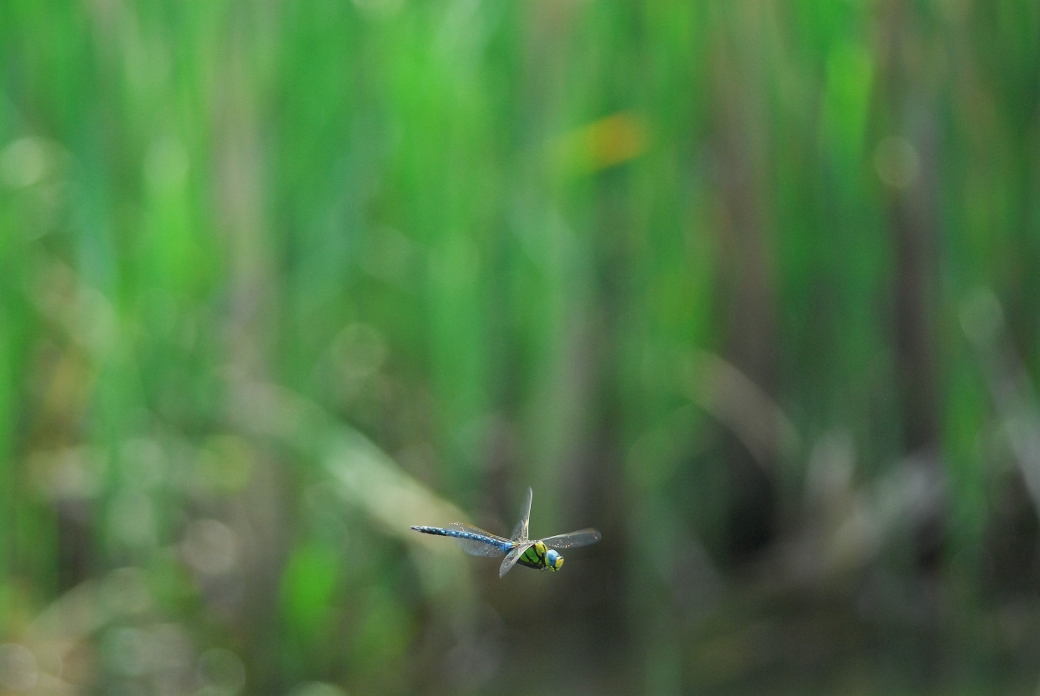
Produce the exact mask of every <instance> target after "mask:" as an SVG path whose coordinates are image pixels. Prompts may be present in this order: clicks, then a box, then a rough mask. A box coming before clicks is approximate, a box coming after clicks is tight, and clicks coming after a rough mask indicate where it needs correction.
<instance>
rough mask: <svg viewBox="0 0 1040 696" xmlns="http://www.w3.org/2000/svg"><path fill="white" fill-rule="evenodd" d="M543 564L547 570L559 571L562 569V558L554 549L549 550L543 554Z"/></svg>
mask: <svg viewBox="0 0 1040 696" xmlns="http://www.w3.org/2000/svg"><path fill="white" fill-rule="evenodd" d="M545 563H546V566H547V567H548V568H549V570H559V569H560V568H562V567H563V556H561V555H560V554H558V553H557V552H556V550H555V549H549V550H548V551H547V552H546V553H545Z"/></svg>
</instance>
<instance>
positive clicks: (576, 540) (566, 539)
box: [542, 527, 603, 549]
mask: <svg viewBox="0 0 1040 696" xmlns="http://www.w3.org/2000/svg"><path fill="white" fill-rule="evenodd" d="M602 538H603V535H602V534H600V533H599V530H598V529H592V528H591V527H590V528H588V529H582V530H580V531H577V532H568V533H567V534H557V535H556V536H551V537H548V538H547V539H542V543H543V544H545V545H546V546H548V547H549V548H551V549H573V548H576V547H578V546H588V545H589V544H595V543H596V542H597V541H599V540H600V539H602Z"/></svg>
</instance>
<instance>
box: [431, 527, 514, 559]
mask: <svg viewBox="0 0 1040 696" xmlns="http://www.w3.org/2000/svg"><path fill="white" fill-rule="evenodd" d="M445 529H446V530H448V531H449V532H462V533H464V534H471V535H473V536H474V537H481V538H468V539H467V538H463V537H457V536H452V537H451V540H452V541H454V542H455V543H456V544H458V547H459V548H460V549H462V550H463V551H465V552H466V553H468V554H469V555H471V556H484V557H485V558H498V557H499V556H501V555H502V554H504V553H505V551H504V550H503V549H502V547H503V546H504V545H511V544H512V542H510V541H509V539H503V538H502V537H500V536H498V535H497V534H492V533H491V532H486V531H484V530H483V529H481V528H480V527H474V526H473V525H469V524H463V523H461V522H452V523H450V524H447V525H445Z"/></svg>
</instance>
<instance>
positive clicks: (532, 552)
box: [517, 541, 549, 570]
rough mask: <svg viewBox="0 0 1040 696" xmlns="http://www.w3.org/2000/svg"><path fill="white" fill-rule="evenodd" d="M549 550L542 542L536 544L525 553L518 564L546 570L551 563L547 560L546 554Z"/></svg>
mask: <svg viewBox="0 0 1040 696" xmlns="http://www.w3.org/2000/svg"><path fill="white" fill-rule="evenodd" d="M546 551H548V549H547V548H546V547H545V544H543V543H542V542H540V541H536V542H534V544H532V545H531V548H529V549H527V550H526V551H524V555H523V556H521V557H520V558H519V560H517V563H520V564H521V565H525V566H527V567H528V568H537V569H539V570H544V569H546V568H548V567H549V563H548V562H547V561H546V560H545V553H546Z"/></svg>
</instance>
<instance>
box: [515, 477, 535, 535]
mask: <svg viewBox="0 0 1040 696" xmlns="http://www.w3.org/2000/svg"><path fill="white" fill-rule="evenodd" d="M532 497H534V491H532V490H531V487H530V486H528V487H527V497H526V498H524V504H523V505H521V506H520V521H519V522H517V523H516V526H515V527H513V539H517V540H519V541H527V525H528V523H529V522H530V521H531V498H532Z"/></svg>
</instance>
